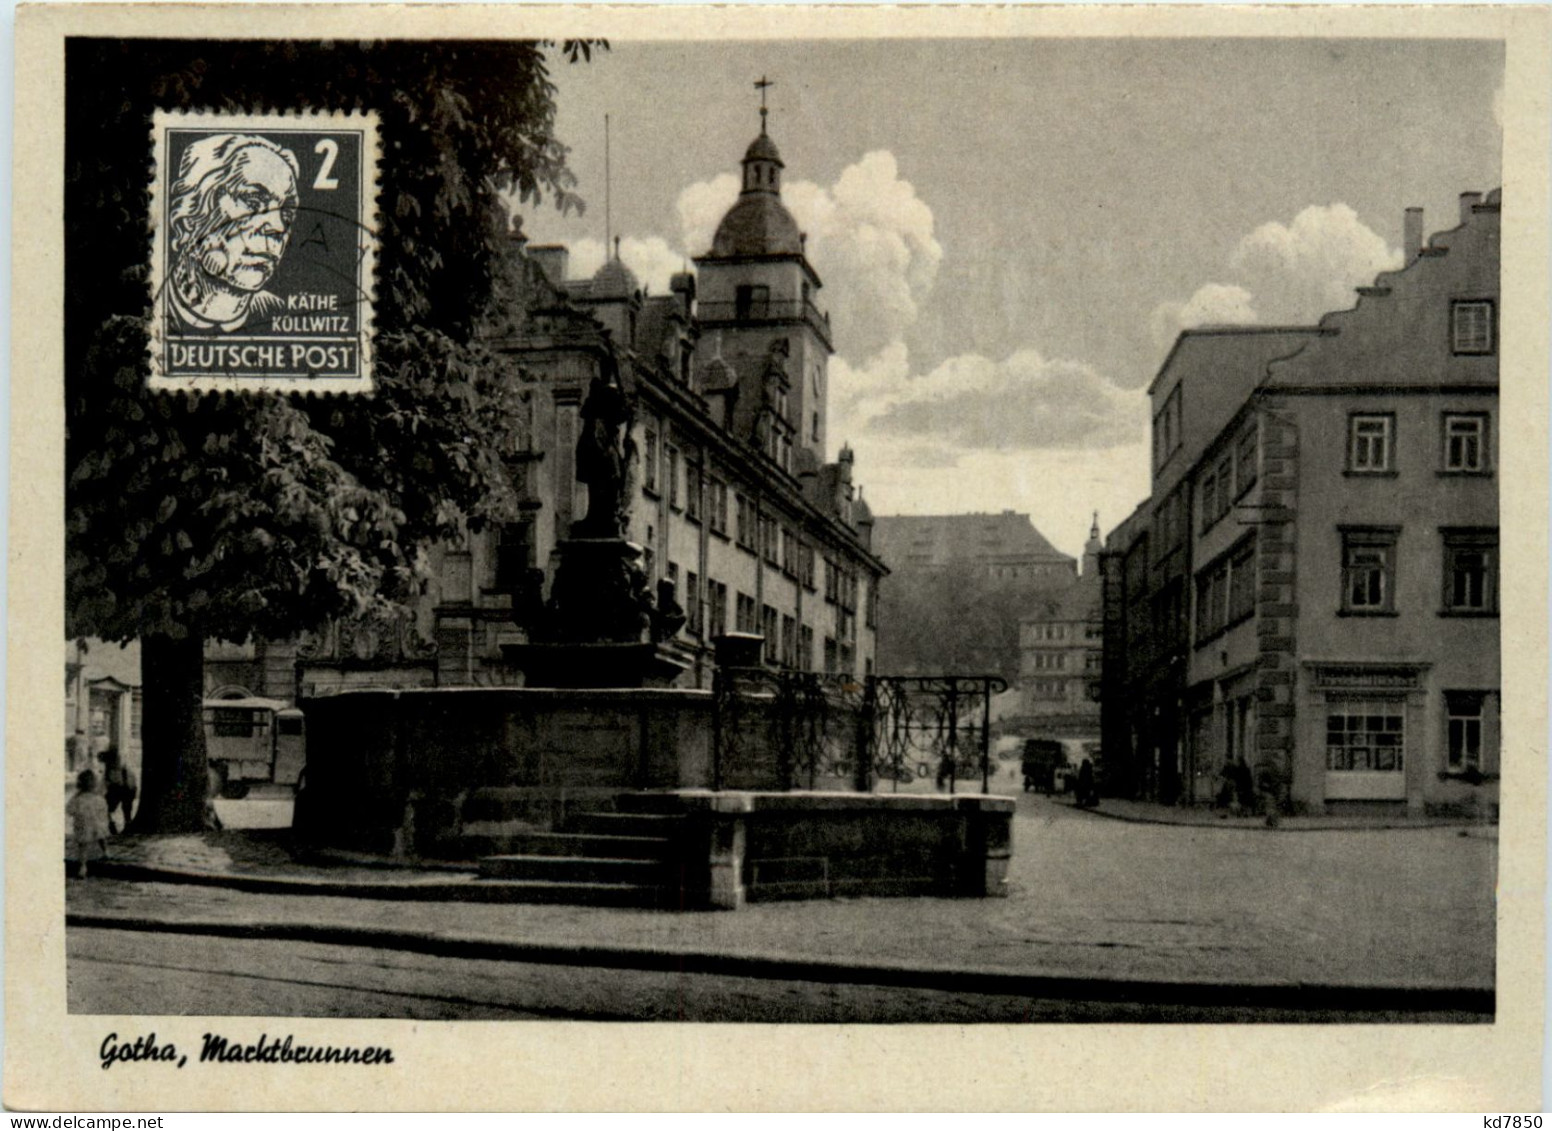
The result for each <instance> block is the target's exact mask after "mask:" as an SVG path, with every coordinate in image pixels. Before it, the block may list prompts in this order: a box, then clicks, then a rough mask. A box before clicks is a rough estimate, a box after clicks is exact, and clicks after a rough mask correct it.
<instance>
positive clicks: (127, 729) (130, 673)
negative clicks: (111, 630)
mask: <svg viewBox="0 0 1552 1131" xmlns="http://www.w3.org/2000/svg"><path fill="white" fill-rule="evenodd" d="M66 656H67V657H68V658H67V659H66V660H65V770H66V773H67V774H68V776H69V777H70V779H71V784H72V785H73V784H74V778H75V775H76V774H78V773H80V772H81V771H82V770H97V771H98V772H99V773H101V771H102V767H101V764H100V762H99V761H98V760H99V759H100V758H101V757H102V752H103V751H104V750H107V749H108V748H109V747H115V748H117V750H118V751H119V753H120V755H122V757H123V758H124V761H125V763H126V764H127V765H128V766H129V767H130V769H132V770H134V771H135V773H136V774H138V773H139V772H140V713H141V704H142V699H143V694H142V684H141V679H140V645H139V644H137V643H130V644H128V645H124V646H122V647H121V646H120V645H117V644H109V643H107V642H105V641H102V640H78V641H76V642H75V643H73V644H71V645H70V646H69V647H68V649H67V651H66Z"/></svg>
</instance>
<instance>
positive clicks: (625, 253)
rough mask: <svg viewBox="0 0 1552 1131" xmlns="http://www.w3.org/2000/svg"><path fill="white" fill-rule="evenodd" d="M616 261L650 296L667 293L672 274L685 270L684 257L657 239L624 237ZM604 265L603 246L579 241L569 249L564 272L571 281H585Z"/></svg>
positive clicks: (651, 237) (665, 241)
mask: <svg viewBox="0 0 1552 1131" xmlns="http://www.w3.org/2000/svg"><path fill="white" fill-rule="evenodd" d="M620 260H621V262H623V263H624V264H625V266H627V267H629V268H630V269H631V272H632V273H633V274H634V275H635V276H636V278H637V279H638V280H640V281H641V283H642V285H643V286H645V287H646V288H647V290H648V292H650V293H651V294H656V295H663V294H667V293H668V281H669V280H670V279H671V278H672V277H673V276H674V274H675V273H677V272H679V271H683V270H684V269H685V256H684V254H683V253H682V252H678V251H675V250H674V249H673V248H672V247H670V246H669V244H668V241H667V240H665V239H663V237H661V236H648V237H646V238H645V239H638V238H636V237H634V236H625V237H623V238H622V239H621V240H620ZM603 265H604V245H603V242H602V241H601V240H595V239H586V238H584V239H580V240H577V241H576V242H575V243H573V244H572V245H571V262H570V264H569V266H568V268H567V269H568V271H569V272H570V274H571V277H572V278H573V279H589V278H592V276H593V275H594V274H596V273H597V271H598V269H599V268H600V267H602V266H603Z"/></svg>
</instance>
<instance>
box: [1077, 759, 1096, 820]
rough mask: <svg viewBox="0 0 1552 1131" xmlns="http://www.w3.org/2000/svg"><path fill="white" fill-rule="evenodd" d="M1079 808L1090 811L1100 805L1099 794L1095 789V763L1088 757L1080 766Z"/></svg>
mask: <svg viewBox="0 0 1552 1131" xmlns="http://www.w3.org/2000/svg"><path fill="white" fill-rule="evenodd" d="M1077 794H1078V796H1077V798H1076V801H1077V803H1078V808H1080V809H1089V808H1092V807H1093V806H1095V805H1098V804H1099V793H1098V791H1096V790H1095V788H1094V763H1093V761H1092V760H1090V759H1089V758H1088V757H1085V758H1084V759H1083V762H1082V764H1081V765H1079V766H1078V789H1077Z"/></svg>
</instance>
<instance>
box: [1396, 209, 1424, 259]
mask: <svg viewBox="0 0 1552 1131" xmlns="http://www.w3.org/2000/svg"><path fill="white" fill-rule="evenodd" d="M1422 249H1423V210H1422V209H1421V208H1408V209H1407V210H1406V220H1405V222H1404V223H1403V224H1402V228H1401V254H1402V255H1403V256H1404V257H1405V258H1404V260H1403V262H1404V264H1405V265H1406V266H1408V267H1410V266H1411V265H1412V264H1413V263H1415V262H1416V261H1417V254H1418V252H1420V251H1422Z"/></svg>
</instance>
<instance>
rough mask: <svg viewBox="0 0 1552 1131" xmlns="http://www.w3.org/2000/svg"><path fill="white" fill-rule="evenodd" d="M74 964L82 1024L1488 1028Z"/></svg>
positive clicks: (930, 996) (268, 946)
mask: <svg viewBox="0 0 1552 1131" xmlns="http://www.w3.org/2000/svg"><path fill="white" fill-rule="evenodd" d="M69 962H70V978H69V987H68V990H69V1006H70V1010H71V1012H73V1013H76V1012H79V1013H109V1014H129V1015H133V1014H173V1015H178V1014H188V1015H205V1014H214V1015H233V1016H254V1017H395V1018H408V1019H412V1020H471V1021H472V1020H538V1019H571V1020H590V1021H728V1022H797V1023H809V1024H816V1023H838V1022H848V1023H865V1024H888V1023H921V1022H948V1023H958V1024H971V1023H977V1022H995V1023H1002V1024H1016V1023H1020V1022H1056V1021H1071V1022H1125V1021H1137V1022H1160V1021H1173V1022H1198V1023H1212V1022H1234V1021H1257V1022H1306V1023H1344V1022H1345V1023H1354V1022H1363V1021H1367V1022H1380V1023H1384V1022H1396V1021H1429V1022H1438V1023H1449V1022H1461V1021H1466V1022H1470V1021H1481V1020H1484V1019H1485V1018H1483V1017H1481V1016H1474V1015H1471V1014H1469V1013H1459V1012H1450V1011H1443V1010H1441V1011H1437V1012H1431V1013H1414V1012H1407V1013H1400V1012H1383V1011H1382V1012H1375V1011H1364V1012H1343V1011H1338V1010H1320V1011H1303V1010H1293V1009H1288V1010H1282V1009H1258V1008H1234V1007H1222V1006H1210V1007H1192V1006H1189V1005H1182V1004H1179V1003H1163V1004H1158V1003H1142V1002H1115V1001H1105V1000H1100V1001H1086V1000H1071V999H1065V998H1037V997H1027V996H1021V995H1001V994H974V993H958V992H949V991H944V990H932V989H924V988H916V987H900V986H879V985H869V984H836V983H830V982H812V981H801V980H786V979H779V980H778V979H762V978H748V977H736V976H719V975H714V974H689V973H684V972H655V971H640V970H616V969H598V968H593V967H568V966H556V965H550V964H533V963H522V962H498V961H480V960H470V959H459V958H445V957H433V956H428V955H423V954H415V953H405V952H402V951H391V950H381V949H374V948H368V947H349V946H331V945H324V944H314V943H296V942H271V941H258V940H248V939H237V940H233V939H219V938H209V937H203V938H202V937H198V936H195V937H189V936H181V935H180V936H172V935H165V934H157V933H137V932H131V931H113V930H95V929H87V930H74V929H73V930H71V931H70V932H69Z"/></svg>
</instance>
